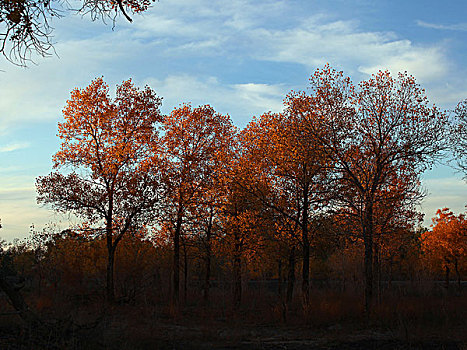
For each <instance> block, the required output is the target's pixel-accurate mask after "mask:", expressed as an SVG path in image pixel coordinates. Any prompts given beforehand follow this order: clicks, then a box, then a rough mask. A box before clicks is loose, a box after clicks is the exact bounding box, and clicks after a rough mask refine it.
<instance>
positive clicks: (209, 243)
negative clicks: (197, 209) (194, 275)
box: [203, 212, 213, 305]
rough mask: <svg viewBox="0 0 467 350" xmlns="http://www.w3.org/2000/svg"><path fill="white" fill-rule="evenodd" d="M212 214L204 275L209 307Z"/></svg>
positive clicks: (205, 295)
mask: <svg viewBox="0 0 467 350" xmlns="http://www.w3.org/2000/svg"><path fill="white" fill-rule="evenodd" d="M212 216H213V215H212V212H211V215H210V217H209V223H208V227H207V230H206V271H205V275H204V288H203V299H204V302H205V304H206V305H207V303H208V301H209V289H210V288H211V283H210V280H211V231H212Z"/></svg>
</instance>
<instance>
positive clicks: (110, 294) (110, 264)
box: [106, 245, 115, 303]
mask: <svg viewBox="0 0 467 350" xmlns="http://www.w3.org/2000/svg"><path fill="white" fill-rule="evenodd" d="M114 265H115V246H114V245H111V246H110V247H108V259H107V286H106V291H107V301H108V302H109V303H113V302H115V285H114Z"/></svg>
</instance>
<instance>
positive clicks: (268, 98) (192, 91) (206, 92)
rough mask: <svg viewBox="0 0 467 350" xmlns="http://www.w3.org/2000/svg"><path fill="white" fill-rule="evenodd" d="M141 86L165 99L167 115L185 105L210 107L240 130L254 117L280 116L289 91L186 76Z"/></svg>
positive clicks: (252, 84)
mask: <svg viewBox="0 0 467 350" xmlns="http://www.w3.org/2000/svg"><path fill="white" fill-rule="evenodd" d="M143 83H145V84H149V85H150V86H153V87H155V88H156V89H157V92H158V93H160V94H161V95H162V96H164V105H165V106H166V107H165V109H166V110H165V111H164V112H166V113H168V112H170V110H171V109H172V108H173V107H174V106H177V105H179V104H181V103H184V102H188V103H192V104H193V105H203V104H210V105H212V106H213V107H214V108H215V109H216V110H217V111H218V112H220V113H223V114H230V115H231V116H232V118H233V119H234V120H235V122H236V123H237V124H238V125H240V126H244V125H245V124H246V123H247V122H248V121H249V120H250V119H251V117H252V116H253V115H260V114H262V113H264V112H267V111H273V112H280V111H281V110H282V99H283V98H284V96H285V94H286V93H287V92H288V91H289V90H290V87H288V86H286V85H281V84H276V85H274V84H255V83H246V84H223V83H222V82H220V81H219V80H218V79H217V78H216V77H207V78H200V77H196V76H192V75H188V74H183V75H170V76H168V77H166V78H165V79H157V78H147V79H145V80H144V81H143ZM165 96H167V98H165Z"/></svg>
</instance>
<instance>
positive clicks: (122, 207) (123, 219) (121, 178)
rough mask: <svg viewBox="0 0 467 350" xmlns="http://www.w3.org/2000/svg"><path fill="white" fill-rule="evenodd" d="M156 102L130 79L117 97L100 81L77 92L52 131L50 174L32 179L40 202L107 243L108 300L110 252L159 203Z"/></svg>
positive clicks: (111, 291)
mask: <svg viewBox="0 0 467 350" xmlns="http://www.w3.org/2000/svg"><path fill="white" fill-rule="evenodd" d="M160 104H161V98H159V97H157V96H156V94H155V92H154V91H153V90H152V89H150V88H149V87H148V86H146V87H145V88H144V89H143V90H140V89H138V88H136V87H135V86H134V85H133V83H132V82H131V80H127V81H124V82H123V83H122V84H121V85H119V86H117V91H116V97H115V99H114V100H112V99H111V98H110V96H109V87H108V85H107V84H106V83H105V82H104V81H103V79H102V78H98V79H95V80H94V81H92V82H91V84H90V85H89V86H88V87H86V88H85V89H75V90H73V91H72V93H71V98H70V100H68V101H67V103H66V106H65V109H64V110H63V116H64V118H65V121H64V122H63V123H59V125H58V136H59V137H60V139H61V140H62V144H61V147H60V150H59V151H58V152H57V153H56V154H55V155H54V156H53V163H54V168H55V169H59V170H60V169H63V170H68V169H70V170H72V171H71V172H66V171H65V173H61V172H60V171H55V172H52V173H51V174H49V175H47V176H42V177H38V178H37V181H36V187H37V192H38V196H37V201H38V203H43V204H50V205H51V206H52V208H54V209H55V210H57V211H60V212H71V213H73V214H75V215H76V216H78V217H79V218H81V219H82V220H86V221H87V224H88V225H87V226H88V227H91V226H92V225H98V226H99V225H103V226H104V227H103V228H97V229H91V228H88V229H86V230H85V232H88V233H91V234H101V233H102V232H103V233H104V235H105V237H106V244H107V252H108V259H107V284H106V294H107V299H108V300H109V301H114V299H115V294H114V276H113V274H114V258H115V250H116V248H117V245H118V243H119V242H120V240H121V239H122V238H123V236H124V235H125V234H126V233H127V232H128V231H130V230H137V229H139V228H140V227H142V226H143V225H145V224H146V223H148V222H150V221H151V219H152V218H153V217H154V215H155V214H156V212H157V206H158V204H159V200H160V190H161V186H160V181H159V180H160V179H158V177H157V174H158V171H157V170H155V168H156V167H157V164H158V163H157V153H156V151H155V147H153V145H154V144H157V142H158V136H157V133H156V132H155V125H156V123H158V122H160V121H161V119H162V117H161V115H160V112H159V106H160Z"/></svg>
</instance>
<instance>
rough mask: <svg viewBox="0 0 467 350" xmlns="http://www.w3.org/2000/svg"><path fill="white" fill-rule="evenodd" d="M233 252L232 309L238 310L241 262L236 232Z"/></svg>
mask: <svg viewBox="0 0 467 350" xmlns="http://www.w3.org/2000/svg"><path fill="white" fill-rule="evenodd" d="M234 238H235V248H234V249H235V251H234V266H233V268H234V308H235V309H238V308H239V307H240V303H241V302H242V260H241V254H242V252H241V241H240V235H239V233H238V232H235V237H234Z"/></svg>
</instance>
